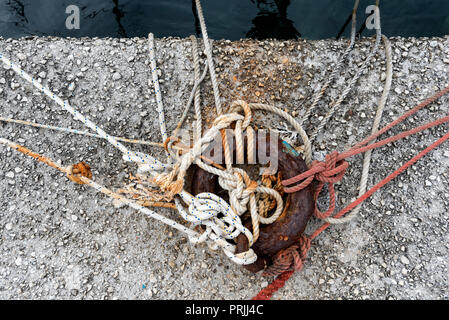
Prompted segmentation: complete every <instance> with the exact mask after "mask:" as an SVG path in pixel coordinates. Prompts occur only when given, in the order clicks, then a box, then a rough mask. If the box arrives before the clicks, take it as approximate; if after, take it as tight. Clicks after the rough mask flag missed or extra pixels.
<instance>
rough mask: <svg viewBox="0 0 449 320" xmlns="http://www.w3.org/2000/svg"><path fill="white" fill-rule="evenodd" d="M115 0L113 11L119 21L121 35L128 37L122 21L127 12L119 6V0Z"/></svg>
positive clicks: (113, 0)
mask: <svg viewBox="0 0 449 320" xmlns="http://www.w3.org/2000/svg"><path fill="white" fill-rule="evenodd" d="M112 2H114V8H113V9H112V13H113V14H114V16H115V21H117V25H118V34H119V35H120V36H121V37H124V38H127V37H128V36H127V35H126V31H125V28H124V27H123V25H122V23H121V19H122V18H123V17H124V16H125V12H124V11H123V10H121V9H120V8H119V3H118V0H112Z"/></svg>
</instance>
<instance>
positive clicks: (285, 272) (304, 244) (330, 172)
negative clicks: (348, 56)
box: [253, 86, 449, 300]
mask: <svg viewBox="0 0 449 320" xmlns="http://www.w3.org/2000/svg"><path fill="white" fill-rule="evenodd" d="M448 92H449V86H448V87H446V88H444V89H443V90H441V91H439V92H438V93H436V94H435V95H433V96H432V97H430V98H428V99H427V100H425V101H423V102H422V103H420V104H419V105H417V106H416V107H414V108H413V109H411V110H410V111H408V112H407V113H405V114H404V115H402V116H401V117H399V118H398V119H396V120H395V121H393V122H391V123H390V124H389V125H387V126H385V127H384V128H382V129H381V130H379V131H377V132H376V133H374V134H372V135H370V136H369V137H367V138H366V139H364V140H363V141H361V142H360V143H358V144H356V145H355V146H354V147H352V148H350V149H349V150H348V151H346V152H344V153H341V154H338V153H337V152H332V153H331V154H328V155H327V156H326V160H325V161H324V162H319V161H314V162H312V165H311V167H310V169H309V170H308V171H306V172H304V173H302V174H300V175H297V176H295V177H293V178H290V179H287V180H284V181H282V184H283V185H284V186H289V185H291V184H294V183H297V182H300V181H301V182H300V183H299V184H298V185H295V186H293V187H287V188H285V189H284V191H285V192H296V191H299V190H301V189H304V188H305V187H307V186H308V185H309V184H310V183H311V182H312V181H313V180H317V181H318V186H317V188H316V191H315V199H316V198H317V197H318V196H319V194H320V192H321V190H322V188H323V186H324V184H325V183H328V184H329V194H330V204H329V208H328V210H327V211H326V212H324V213H322V212H320V211H319V210H318V208H317V207H316V206H315V213H314V214H315V215H316V216H317V217H318V218H320V219H324V218H326V217H329V216H331V215H332V213H333V212H334V209H335V190H334V184H335V183H336V182H338V181H339V180H341V178H342V177H343V175H344V173H345V171H346V169H347V167H348V163H347V162H346V161H345V159H346V158H349V157H352V156H354V155H356V154H359V153H363V152H366V151H368V150H372V149H375V148H378V147H381V146H384V145H386V144H389V143H391V142H394V141H397V140H399V139H403V138H405V137H408V136H410V135H413V134H415V133H418V132H421V131H424V130H426V129H429V128H432V127H435V126H437V125H440V124H443V123H446V122H449V116H446V117H443V118H441V119H438V120H435V121H432V122H429V123H427V124H425V125H422V126H419V127H416V128H414V129H412V130H408V131H405V132H402V133H400V134H397V135H395V136H392V137H390V138H386V139H383V140H381V141H379V142H376V143H372V144H370V145H367V144H368V143H370V142H371V141H373V140H375V139H376V138H377V137H378V136H380V135H381V134H383V133H385V132H387V131H388V130H390V129H391V128H393V127H394V126H396V125H397V124H399V123H401V122H402V121H404V120H405V119H406V118H407V117H409V116H411V115H412V114H414V113H416V112H417V111H418V110H420V109H422V108H424V107H425V106H427V105H429V104H430V103H432V102H434V101H435V100H437V99H438V98H440V97H441V96H443V95H444V94H446V93H448ZM448 139H449V132H448V133H446V134H445V135H444V136H443V137H441V138H440V139H438V140H437V141H435V142H434V143H432V144H431V145H430V146H428V147H427V148H425V149H424V150H423V151H421V152H420V153H419V154H417V155H416V156H414V157H413V158H412V159H410V160H409V161H407V162H406V163H405V164H403V165H402V166H401V167H400V168H398V169H397V170H395V171H394V172H393V173H392V174H390V175H389V176H387V177H386V178H384V179H383V180H382V181H380V182H378V183H377V184H376V185H375V186H373V187H372V188H371V189H369V190H368V191H367V192H365V194H363V195H362V196H361V197H359V198H358V199H356V200H355V201H354V202H352V203H351V204H349V205H348V206H346V207H345V208H344V209H342V210H341V211H339V212H338V213H337V214H335V215H334V216H333V218H335V219H338V218H341V217H342V216H344V215H345V214H346V213H348V212H349V211H351V210H353V209H354V208H355V207H357V206H358V205H360V204H361V203H362V202H364V201H365V200H366V199H368V198H369V197H370V196H371V195H373V194H374V193H375V192H376V191H378V190H379V189H380V188H382V187H383V186H385V185H386V184H387V183H389V182H390V181H392V180H393V179H395V178H396V177H397V176H398V175H400V174H401V173H402V172H404V171H405V170H406V169H407V168H409V167H410V166H412V165H413V164H415V163H416V162H417V161H418V160H420V159H421V158H422V157H424V156H425V155H426V154H428V153H429V152H430V151H431V150H433V149H435V148H437V147H438V146H440V145H441V144H442V143H444V142H445V141H446V140H448ZM329 225H330V224H329V223H324V224H323V225H322V226H321V227H319V228H318V229H317V230H315V232H314V233H313V234H312V235H311V236H310V238H307V237H305V236H303V237H302V238H301V239H300V246H298V245H293V246H292V247H290V248H287V249H285V250H282V251H281V252H279V253H278V254H277V255H276V256H275V258H274V262H273V267H272V268H271V269H267V270H268V271H269V272H266V273H264V275H276V274H279V276H278V277H277V278H276V279H275V280H274V281H273V282H271V283H270V284H269V285H268V286H267V287H266V288H264V289H262V290H261V291H260V292H259V294H258V295H257V296H255V297H254V298H253V300H269V299H270V298H271V297H272V296H273V294H274V293H275V292H276V291H278V290H279V289H280V288H282V287H283V286H284V285H285V282H286V281H287V280H288V279H289V278H290V277H291V276H292V274H293V273H294V272H295V271H297V270H300V269H301V268H302V266H303V263H304V260H305V258H306V256H307V252H308V250H309V248H310V241H311V240H313V239H315V238H316V237H317V236H318V235H319V234H320V233H321V232H323V231H324V230H326V229H327V228H328V227H329ZM298 248H300V249H301V252H300V255H299V256H298V252H297V249H298ZM293 250H294V251H295V252H293ZM298 257H299V260H300V262H298ZM292 266H293V267H292Z"/></svg>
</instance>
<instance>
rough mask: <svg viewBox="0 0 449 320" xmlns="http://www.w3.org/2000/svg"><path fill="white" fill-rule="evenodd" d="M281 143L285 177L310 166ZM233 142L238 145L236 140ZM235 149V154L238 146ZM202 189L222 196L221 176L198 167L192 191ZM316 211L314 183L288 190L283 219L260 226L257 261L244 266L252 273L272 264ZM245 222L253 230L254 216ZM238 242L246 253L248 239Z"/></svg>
mask: <svg viewBox="0 0 449 320" xmlns="http://www.w3.org/2000/svg"><path fill="white" fill-rule="evenodd" d="M255 136H256V139H255V141H256V143H255V146H256V148H257V149H258V147H259V146H258V142H259V139H258V138H257V137H258V132H257V131H256V132H255ZM265 137H266V139H265V141H266V151H267V152H268V153H269V152H270V141H271V139H270V137H269V134H266V136H265ZM233 139H234V138H233ZM262 139H263V138H262ZM271 143H272V141H271ZM277 143H278V149H277V150H278V152H277V156H278V170H279V171H280V172H281V175H282V178H283V179H289V178H291V177H294V176H297V175H298V174H301V173H302V172H304V171H306V170H307V169H308V168H307V165H306V163H305V161H304V160H303V159H302V158H301V157H300V156H299V154H297V153H296V151H295V150H294V149H293V148H292V147H291V146H290V145H289V144H288V143H286V142H285V141H282V140H280V139H277ZM244 144H245V148H244V149H245V150H246V149H247V148H246V146H247V137H245V138H244ZM232 145H233V146H234V145H235V143H233V144H232ZM233 152H234V153H235V148H234V150H233ZM234 159H235V157H234ZM202 192H211V193H214V194H217V195H218V194H220V193H223V192H224V190H223V189H222V188H221V187H220V185H219V183H218V176H216V175H214V174H212V173H209V172H207V171H205V170H203V169H201V168H199V167H198V166H195V169H194V172H193V177H192V194H194V195H197V194H199V193H202ZM313 210H314V199H313V193H312V187H311V186H308V187H306V188H305V189H302V190H301V191H298V192H294V193H288V194H287V196H286V198H285V199H284V209H283V212H282V214H281V215H280V216H279V218H278V219H277V220H276V221H275V222H274V223H272V224H269V225H261V226H260V229H259V239H258V240H257V241H256V242H255V243H254V244H253V246H252V249H253V250H254V252H255V253H256V254H257V257H258V258H257V260H256V262H254V263H252V264H249V265H244V267H245V268H246V269H247V270H249V271H251V272H258V271H260V270H263V269H265V268H267V267H268V266H269V265H271V264H272V258H273V257H274V256H275V255H276V253H278V252H279V251H280V250H282V249H285V248H288V247H290V246H291V245H292V244H294V243H296V242H297V241H298V240H299V238H300V237H301V235H302V233H303V232H304V230H305V228H306V225H307V222H308V221H309V219H310V217H311V216H312V213H313ZM244 225H245V227H246V228H248V229H249V230H252V224H251V219H247V220H246V221H244ZM236 245H237V252H236V253H240V252H245V251H247V250H248V249H249V248H248V240H247V238H246V237H245V236H244V235H239V236H238V237H237V239H236Z"/></svg>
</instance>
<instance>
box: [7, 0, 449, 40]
mask: <svg viewBox="0 0 449 320" xmlns="http://www.w3.org/2000/svg"><path fill="white" fill-rule="evenodd" d="M353 3H354V0H203V1H202V5H203V9H204V14H205V18H206V23H207V26H208V29H209V35H210V37H211V38H213V39H230V40H238V39H240V38H257V39H264V38H277V39H291V38H298V37H302V38H307V39H324V38H335V37H336V36H337V35H338V33H339V31H340V29H341V28H342V26H343V25H344V23H345V21H346V20H347V18H348V16H349V15H350V13H351V10H352V7H353ZM373 3H375V0H366V1H364V0H361V1H360V7H359V10H358V29H359V28H360V27H361V26H362V24H363V21H364V19H365V18H366V16H367V15H366V14H365V8H366V7H367V6H368V5H370V4H373ZM69 5H77V6H78V7H79V9H80V29H79V30H69V29H67V28H66V18H67V17H68V16H69V15H68V14H66V8H67V6H69ZM380 9H381V17H382V31H383V33H384V34H386V35H387V36H415V37H420V36H443V35H448V34H449V0H381V1H380ZM148 32H153V33H154V34H155V35H156V36H157V37H164V36H178V37H187V36H189V35H191V34H198V33H199V26H198V21H197V19H196V18H195V11H194V10H193V6H192V0H0V36H2V37H21V36H27V35H41V36H45V35H51V36H62V37H68V36H70V37H83V36H89V37H136V36H138V37H145V36H147V34H148ZM372 33H373V32H372V31H369V30H364V31H363V32H362V35H371V34H372ZM348 34H349V28H347V29H346V32H345V33H344V34H343V36H348Z"/></svg>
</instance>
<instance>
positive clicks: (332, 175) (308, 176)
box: [282, 151, 349, 219]
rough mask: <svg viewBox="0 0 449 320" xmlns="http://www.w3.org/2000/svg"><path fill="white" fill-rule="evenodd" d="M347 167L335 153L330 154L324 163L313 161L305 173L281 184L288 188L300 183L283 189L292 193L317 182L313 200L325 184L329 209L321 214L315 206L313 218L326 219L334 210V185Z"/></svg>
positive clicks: (346, 163)
mask: <svg viewBox="0 0 449 320" xmlns="http://www.w3.org/2000/svg"><path fill="white" fill-rule="evenodd" d="M348 167H349V163H348V162H346V161H345V160H340V157H339V154H338V152H337V151H334V152H331V153H329V154H327V155H326V159H325V160H324V161H317V160H314V161H313V162H312V164H311V166H310V168H309V170H307V171H306V172H303V173H301V174H299V175H297V176H295V177H293V178H290V179H287V180H283V181H282V184H283V185H284V186H288V185H291V184H294V183H297V182H299V181H301V183H299V184H297V185H295V186H293V187H287V188H285V189H284V191H285V192H288V193H293V192H297V191H301V190H302V189H304V188H306V187H308V186H309V185H310V184H311V183H312V181H313V180H316V181H318V184H317V185H316V187H315V191H314V198H315V200H317V199H318V197H319V195H320V193H321V190H322V189H323V187H324V185H325V184H326V183H327V184H328V188H329V207H328V209H327V210H326V212H321V211H320V210H319V209H318V207H317V205H316V204H315V212H314V214H315V216H316V217H317V218H319V219H326V218H328V217H330V216H331V215H332V213H333V212H334V210H335V188H334V184H335V183H337V182H339V181H340V180H341V179H342V178H343V176H344V175H345V173H346V169H347V168H348Z"/></svg>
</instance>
